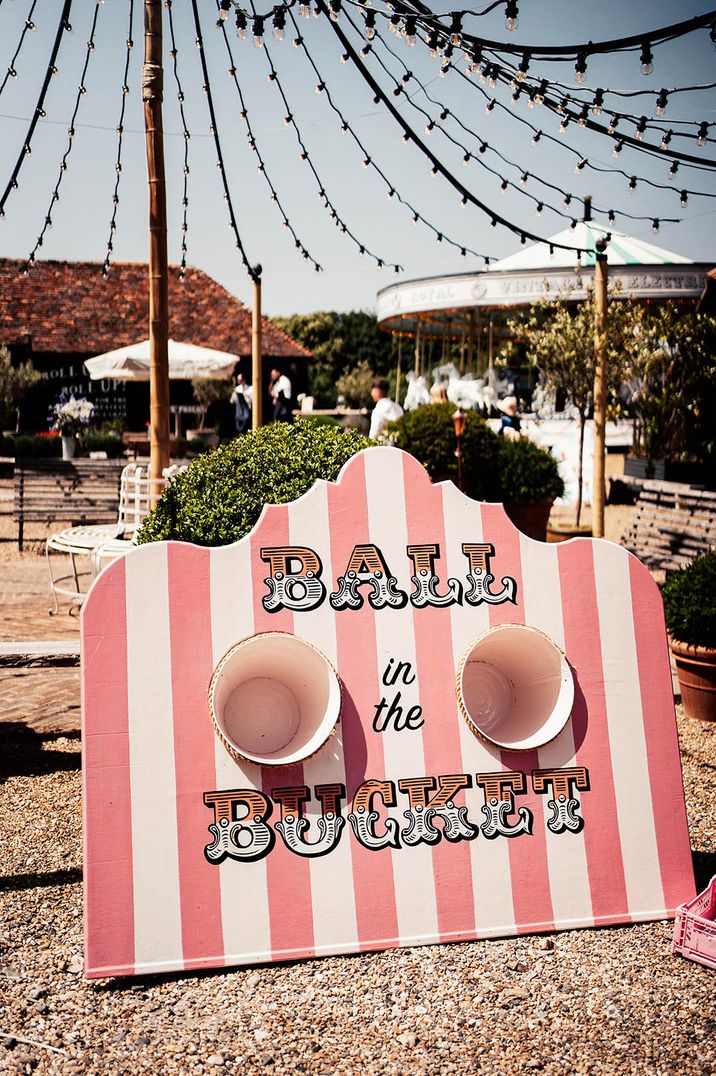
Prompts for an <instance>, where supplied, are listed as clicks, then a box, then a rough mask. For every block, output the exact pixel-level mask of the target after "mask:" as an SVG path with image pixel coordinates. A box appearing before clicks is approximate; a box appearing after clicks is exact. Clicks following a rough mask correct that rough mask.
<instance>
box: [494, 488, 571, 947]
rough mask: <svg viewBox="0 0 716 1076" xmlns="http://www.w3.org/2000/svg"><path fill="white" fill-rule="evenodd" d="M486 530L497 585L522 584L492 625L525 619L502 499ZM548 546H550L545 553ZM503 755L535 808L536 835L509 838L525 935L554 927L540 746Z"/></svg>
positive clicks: (516, 551)
mask: <svg viewBox="0 0 716 1076" xmlns="http://www.w3.org/2000/svg"><path fill="white" fill-rule="evenodd" d="M481 511H482V533H483V538H484V541H486V542H491V543H492V545H494V547H495V556H494V558H493V561H492V574H493V575H494V576H495V583H494V586H495V587H500V586H501V585H502V577H503V576H512V578H513V579H515V581H516V583H517V594H516V599H517V602H516V604H513V603H512V602H503V603H502V604H501V605H490V606H489V612H490V627H496V626H497V625H499V624H524V622H525V603H524V594H523V589H522V588H523V578H522V555H521V551H520V532H519V531H518V530H517V528H516V527H515V526H514V524H513V523H512V522H511V520H510V519H509V517H508V516H507V514H506V512H505V510H504V508H503V507H502V505H500V504H483V505H482V506H481ZM546 552H547V550H546V548H545V554H546ZM500 758H501V760H502V765H503V768H504V769H505V770H521V771H522V772H524V773H526V774H527V793H526V795H524V796H523V795H520V796H519V797H518V798H517V800H516V802H517V804H518V805H519V806H520V807H527V809H528V810H530V811H531V812H532V815H533V818H534V822H533V827H532V835H531V836H529V837H528V836H527V835H521V836H519V837H516V838H514V839H510V840H509V844H508V849H509V856H510V876H511V881H512V901H513V904H514V909H515V925H516V926H517V932H518V933H520V934H524V933H526V932H527V931H529V930H532V929H534V928H539V929H541V930H542V929H543V930H554V909H553V907H552V891H551V888H550V881H549V862H548V859H547V837H546V829H545V821H544V797H543V796H538V795H537V794H536V793H535V792H534V791H533V789H532V785H531V783H530V781H529V775H530V773H531V771H532V770H536V769H539V756H538V754H537V751H501V752H500Z"/></svg>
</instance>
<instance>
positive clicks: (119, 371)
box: [85, 340, 239, 381]
mask: <svg viewBox="0 0 716 1076" xmlns="http://www.w3.org/2000/svg"><path fill="white" fill-rule="evenodd" d="M238 361H239V356H238V355H230V354H229V353H228V352H226V351H216V350H215V349H214V348H209V347H198V346H197V345H196V344H183V343H181V342H180V341H178V340H170V341H169V378H170V380H180V381H191V380H193V379H194V378H213V379H216V380H222V379H224V378H228V377H231V375H232V373H233V371H234V367H235V366H236V364H237V362H238ZM85 369H86V371H87V373H88V374H89V376H90V377H91V378H92V380H93V381H97V380H99V379H100V378H108V379H110V380H112V381H149V341H148V340H142V341H140V342H139V343H137V344H129V345H128V346H127V347H119V348H117V349H116V350H115V351H106V352H105V353H104V354H103V355H97V356H96V357H95V358H93V359H87V361H86V362H85Z"/></svg>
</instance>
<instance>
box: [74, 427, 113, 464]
mask: <svg viewBox="0 0 716 1076" xmlns="http://www.w3.org/2000/svg"><path fill="white" fill-rule="evenodd" d="M79 439H80V445H81V448H82V455H83V456H88V455H89V454H90V452H106V453H107V459H110V460H116V459H119V458H120V456H121V455H122V453H123V452H124V444H123V443H122V438H121V437H118V436H117V435H116V434H114V433H102V432H100V431H97V430H87V431H83V432H82V433H80V435H79Z"/></svg>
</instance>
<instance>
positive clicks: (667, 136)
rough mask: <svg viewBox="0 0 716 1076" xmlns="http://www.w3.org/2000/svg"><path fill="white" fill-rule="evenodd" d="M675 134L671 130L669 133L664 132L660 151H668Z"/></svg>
mask: <svg viewBox="0 0 716 1076" xmlns="http://www.w3.org/2000/svg"><path fill="white" fill-rule="evenodd" d="M673 133H674V132H673V131H672V130H671V128H669V130H668V131H664V133H663V135H662V136H661V145H660V146H659V149H667V148H668V145H669V143H670V142H671V136H672V134H673Z"/></svg>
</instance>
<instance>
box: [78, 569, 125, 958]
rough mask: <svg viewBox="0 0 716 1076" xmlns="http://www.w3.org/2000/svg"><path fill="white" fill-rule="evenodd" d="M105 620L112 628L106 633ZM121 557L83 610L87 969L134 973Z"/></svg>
mask: <svg viewBox="0 0 716 1076" xmlns="http://www.w3.org/2000/svg"><path fill="white" fill-rule="evenodd" d="M109 625H112V629H111V630H110V628H109ZM128 710H129V707H128V702H127V613H126V596H125V569H124V560H118V561H115V563H114V564H113V565H112V566H111V567H110V568H109V569H108V570H107V572H106V574H105V575H104V576H103V577H102V580H101V581H100V582H99V583H97V585H96V586H95V587H94V589H93V591H92V594H91V596H90V597H89V598H88V600H87V604H86V605H85V607H84V609H83V610H82V763H83V776H84V781H83V785H84V788H83V793H84V795H83V802H84V863H85V873H84V905H85V974H86V975H87V976H88V977H89V978H97V977H99V976H103V975H132V974H133V973H134V891H133V878H132V810H131V788H130V779H129V714H128Z"/></svg>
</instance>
